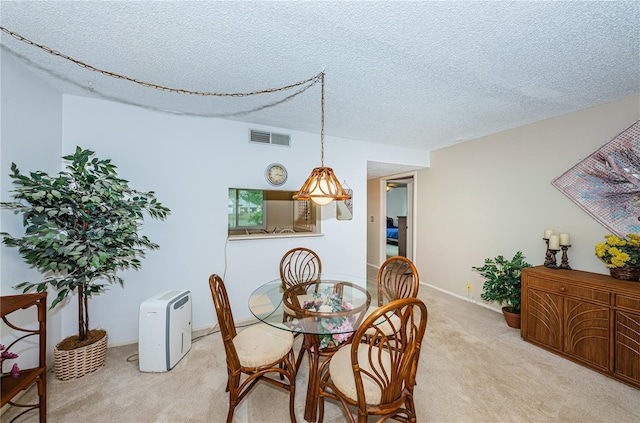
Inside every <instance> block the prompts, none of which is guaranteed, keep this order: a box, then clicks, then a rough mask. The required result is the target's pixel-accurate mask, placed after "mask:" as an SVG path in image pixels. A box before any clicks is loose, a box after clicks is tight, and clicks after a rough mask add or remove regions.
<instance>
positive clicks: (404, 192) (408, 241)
mask: <svg viewBox="0 0 640 423" xmlns="http://www.w3.org/2000/svg"><path fill="white" fill-rule="evenodd" d="M381 189H383V195H381V200H382V201H381V208H382V210H384V215H385V216H386V219H384V226H385V228H384V229H383V231H384V233H383V236H382V237H381V240H382V242H381V246H380V247H381V248H380V257H381V261H384V260H386V259H387V258H389V257H393V256H396V255H398V256H404V257H407V258H408V259H410V260H413V248H414V242H413V241H414V228H415V224H414V210H413V205H414V189H415V184H414V175H413V174H405V175H396V176H391V177H388V178H382V179H381Z"/></svg>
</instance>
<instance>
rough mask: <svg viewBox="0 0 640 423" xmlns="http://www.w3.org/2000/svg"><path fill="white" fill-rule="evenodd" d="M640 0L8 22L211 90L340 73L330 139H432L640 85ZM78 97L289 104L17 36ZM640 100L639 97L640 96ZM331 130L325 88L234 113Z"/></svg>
mask: <svg viewBox="0 0 640 423" xmlns="http://www.w3.org/2000/svg"><path fill="white" fill-rule="evenodd" d="M639 6H640V2H638V1H628V2H625V1H613V2H591V1H573V2H568V1H553V2H545V1H536V2H521V1H518V2H515V1H514V2H512V1H496V2H462V1H441V2H431V1H429V2H426V1H425V2H392V1H384V2H345V1H342V2H320V1H310V2H267V1H263V2H253V1H244V2H235V1H234V2H231V1H225V2H215V1H208V2H184V1H181V2H178V1H167V2H150V1H148V2H127V1H124V2H53V1H47V2H35V1H4V0H3V1H2V2H1V3H0V22H1V25H2V26H3V27H5V28H6V29H8V30H11V31H14V32H16V33H18V34H20V35H22V36H24V37H26V38H28V39H30V40H32V41H34V42H36V43H40V44H44V45H46V46H48V47H50V48H51V49H54V50H57V51H59V52H61V53H63V54H66V55H69V56H71V57H73V58H75V59H78V60H81V61H83V62H86V63H88V64H90V65H92V66H95V67H98V68H101V69H104V70H108V71H111V72H115V73H118V74H122V75H126V76H128V77H131V78H136V79H139V80H143V81H147V82H151V83H154V84H159V85H163V86H168V87H176V88H185V89H190V90H196V91H208V92H247V91H253V90H261V89H265V88H272V87H280V86H284V85H287V84H290V83H292V82H297V81H300V80H304V79H306V78H309V77H312V76H314V75H316V74H318V73H319V72H320V71H322V69H325V71H326V101H325V103H326V119H325V133H326V135H327V136H335V137H344V138H350V139H356V140H362V141H367V142H377V143H386V144H395V145H399V146H408V147H416V148H421V149H426V150H434V149H438V148H441V147H444V146H447V145H450V144H453V143H456V142H461V141H464V140H469V139H473V138H477V137H480V136H484V135H488V134H492V133H496V132H500V131H503V130H506V129H510V128H514V127H517V126H521V125H524V124H528V123H532V122H536V121H539V120H542V119H546V118H549V117H553V116H559V115H563V114H566V113H569V112H572V111H575V110H579V109H583V108H587V107H591V106H595V105H598V104H602V103H606V102H609V101H613V100H617V99H620V98H624V97H628V96H631V95H633V94H637V93H640V24H639V22H640V7H639ZM1 41H2V48H3V49H5V51H8V52H10V53H12V54H14V55H16V56H17V57H18V58H19V59H20V60H22V61H24V62H25V63H26V64H27V65H28V66H29V67H30V68H32V69H33V70H34V71H35V72H36V73H37V74H39V75H40V76H42V77H43V78H44V79H45V80H47V81H48V82H49V83H50V84H52V85H53V86H55V87H56V88H58V89H59V90H60V91H62V92H64V93H70V94H74V95H81V96H88V97H100V98H105V99H109V100H114V101H121V102H125V103H131V104H137V105H141V106H144V107H149V108H153V109H158V110H165V111H170V112H174V113H180V114H196V115H203V116H216V115H220V114H223V113H229V112H237V111H242V110H247V109H251V108H255V107H259V106H261V105H264V104H267V103H271V102H274V101H278V100H280V99H282V98H284V97H285V96H286V95H289V94H290V93H291V92H287V93H279V94H275V95H271V94H269V95H261V96H254V97H248V98H217V97H198V96H188V95H180V94H175V93H167V92H162V91H159V90H155V89H152V88H145V87H141V86H138V85H136V84H133V83H131V82H127V81H123V80H118V79H114V78H111V77H108V76H104V75H100V74H98V73H95V72H91V71H89V70H87V69H84V68H82V67H80V66H78V65H76V64H73V63H71V62H69V61H67V60H64V59H61V58H59V57H55V56H52V55H50V54H48V53H46V52H43V51H42V50H40V49H38V48H34V47H33V46H30V45H27V44H25V43H23V42H20V41H18V40H16V39H14V38H12V37H11V36H9V35H7V34H6V33H2V35H1ZM639 107H640V105H639ZM229 118H230V119H235V120H240V121H245V122H250V123H253V124H261V125H270V126H276V127H281V128H286V129H291V130H301V131H307V132H319V129H320V86H319V85H316V86H314V87H312V88H310V89H308V90H307V91H306V92H304V93H302V94H300V95H298V96H296V97H295V98H293V99H291V100H289V101H287V102H285V103H283V104H280V105H278V106H276V107H270V108H266V109H264V110H261V111H259V112H255V113H250V114H246V115H238V116H232V117H229Z"/></svg>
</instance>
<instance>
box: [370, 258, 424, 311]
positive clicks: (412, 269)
mask: <svg viewBox="0 0 640 423" xmlns="http://www.w3.org/2000/svg"><path fill="white" fill-rule="evenodd" d="M419 287H420V277H419V275H418V269H416V266H415V265H414V264H413V262H412V261H411V260H409V259H408V258H406V257H402V256H394V257H390V258H388V259H387V260H386V261H385V262H384V263H382V266H380V270H378V306H381V305H383V304H384V303H385V302H388V301H393V300H399V299H400V298H415V297H417V296H418V289H419Z"/></svg>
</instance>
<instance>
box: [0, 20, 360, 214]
mask: <svg viewBox="0 0 640 423" xmlns="http://www.w3.org/2000/svg"><path fill="white" fill-rule="evenodd" d="M0 31H2V32H4V33H6V34H8V35H10V36H11V37H13V38H15V39H16V40H18V41H21V42H23V43H26V44H29V45H31V46H33V47H37V48H39V49H41V50H43V51H45V52H47V53H49V54H51V55H53V56H56V57H60V58H62V59H65V60H68V61H70V62H72V63H75V64H76V65H78V66H80V67H82V68H84V69H87V70H89V71H92V72H97V73H100V74H102V75H105V76H109V77H112V78H116V79H121V80H125V81H129V82H133V83H135V84H138V85H141V86H143V87H148V88H154V89H156V90H160V91H165V92H172V93H177V94H190V95H198V96H215V97H248V96H252V95H258V94H267V93H274V92H279V91H286V90H290V89H292V88H295V87H300V86H304V85H306V86H305V87H302V88H300V89H298V90H297V92H295V93H293V94H291V95H289V96H288V97H287V98H286V99H285V100H282V101H279V102H276V103H273V104H271V105H268V106H263V107H260V108H259V109H262V108H264V107H270V106H272V105H275V104H279V103H281V102H283V101H286V100H287V99H289V98H291V97H294V96H296V95H298V94H300V93H302V92H304V91H306V90H307V89H308V88H310V87H312V86H313V85H315V84H316V83H318V81H319V82H320V83H321V95H320V162H321V167H317V168H315V169H313V171H312V172H311V175H310V176H309V178H307V180H306V181H305V183H304V184H303V186H302V188H300V190H299V191H298V193H297V194H296V195H294V196H293V198H294V200H311V201H313V202H315V203H316V204H320V205H324V204H328V203H329V202H331V201H334V200H348V199H350V198H351V195H350V194H348V193H347V192H346V191H345V190H344V188H343V187H342V185H340V181H339V180H338V178H337V177H336V176H335V175H334V173H333V169H331V168H330V167H324V77H325V73H324V69H322V72H320V73H319V74H317V75H315V76H312V77H311V78H307V79H305V80H303V81H299V82H296V83H293V84H289V85H285V86H283V87H279V88H268V89H265V90H256V91H250V92H241V93H224V92H222V93H217V92H207V91H193V90H187V89H183V88H172V87H166V86H163V85H159V84H154V83H151V82H146V81H141V80H139V79H135V78H131V77H128V76H125V75H121V74H119V73H116V72H112V71H108V70H105V69H100V68H97V67H95V66H92V65H90V64H88V63H85V62H82V61H80V60H78V59H74V58H73V57H71V56H67V55H66V54H63V53H60V52H59V51H56V50H53V49H52V48H50V47H47V46H45V45H43V44H38V43H36V42H33V41H31V40H29V39H27V38H25V37H23V36H22V35H20V34H17V33H15V32H13V31H10V30H9V29H7V28H5V27H3V26H0ZM259 109H257V110H259ZM242 113H247V112H242Z"/></svg>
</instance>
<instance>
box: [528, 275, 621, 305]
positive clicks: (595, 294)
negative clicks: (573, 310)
mask: <svg viewBox="0 0 640 423" xmlns="http://www.w3.org/2000/svg"><path fill="white" fill-rule="evenodd" d="M559 272H560V270H559ZM527 283H528V285H529V286H531V287H537V288H542V289H545V290H548V291H552V292H557V293H559V294H563V295H567V296H572V297H576V298H582V299H585V300H590V301H593V302H598V303H602V304H606V305H609V303H610V297H609V295H610V294H609V292H606V291H600V290H597V289H591V288H587V287H584V286H579V285H572V284H571V283H567V282H562V281H552V280H549V279H542V278H537V277H535V276H532V277H529V278H527Z"/></svg>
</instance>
